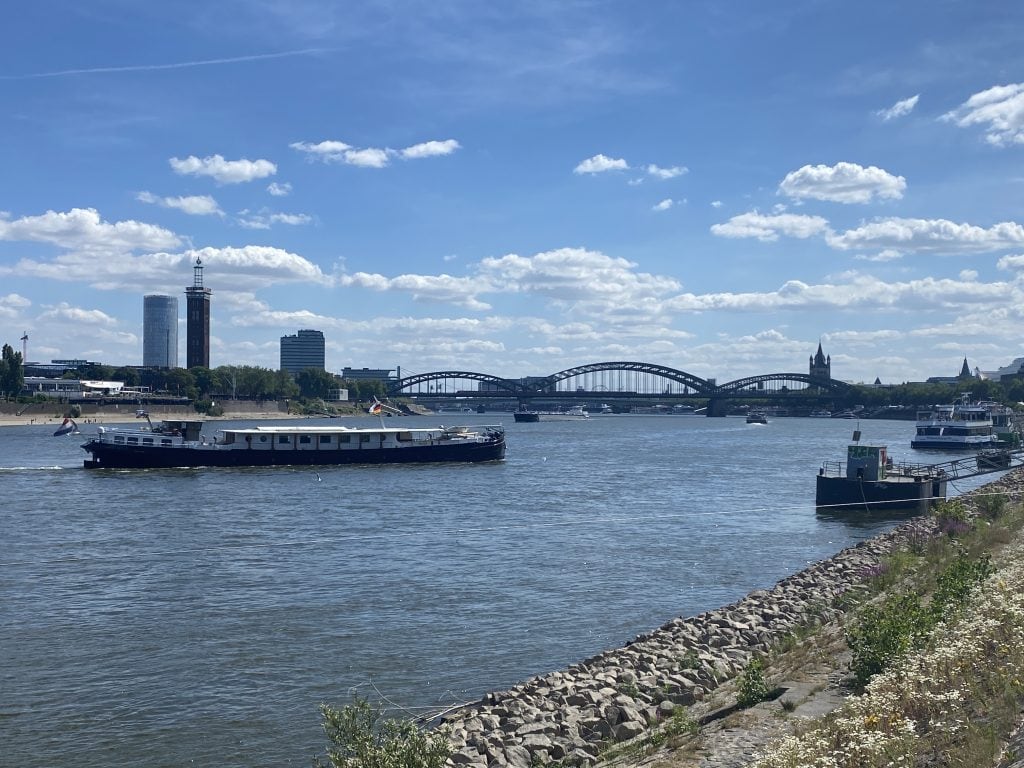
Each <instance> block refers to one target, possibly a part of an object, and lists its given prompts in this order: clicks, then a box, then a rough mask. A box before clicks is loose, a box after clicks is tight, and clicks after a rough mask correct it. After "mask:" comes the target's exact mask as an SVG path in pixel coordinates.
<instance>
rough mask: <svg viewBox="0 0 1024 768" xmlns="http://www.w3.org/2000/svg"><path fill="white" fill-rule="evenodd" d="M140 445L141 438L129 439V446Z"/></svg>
mask: <svg viewBox="0 0 1024 768" xmlns="http://www.w3.org/2000/svg"><path fill="white" fill-rule="evenodd" d="M138 444H139V438H137V437H129V438H128V445H138Z"/></svg>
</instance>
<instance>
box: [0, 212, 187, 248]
mask: <svg viewBox="0 0 1024 768" xmlns="http://www.w3.org/2000/svg"><path fill="white" fill-rule="evenodd" d="M0 240H14V241H28V242H44V243H52V244H53V245H56V246H58V247H60V248H66V249H84V250H90V251H145V250H159V249H162V248H173V247H174V246H176V245H178V244H179V243H180V242H181V239H180V238H179V237H178V236H177V235H175V234H174V233H173V232H171V231H169V230H166V229H164V228H162V227H158V226H155V225H153V224H144V223H142V222H138V221H131V220H129V221H118V222H115V223H114V224H110V223H108V222H106V221H103V220H101V219H100V215H99V213H98V212H97V211H96V210H95V209H93V208H72V209H71V210H70V211H68V212H67V213H58V212H56V211H47V212H46V213H44V214H42V215H40V216H25V217H23V218H20V219H14V220H13V221H12V220H10V219H9V218H8V217H7V216H6V215H4V214H0Z"/></svg>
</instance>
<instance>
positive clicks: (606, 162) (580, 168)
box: [572, 155, 629, 174]
mask: <svg viewBox="0 0 1024 768" xmlns="http://www.w3.org/2000/svg"><path fill="white" fill-rule="evenodd" d="M628 170H629V163H627V162H626V161H625V160H622V159H614V158H611V157H606V156H605V155H594V156H593V157H588V158H587V159H586V160H584V161H582V162H581V163H580V164H579V165H577V166H576V167H575V168H573V171H572V172H573V173H577V174H584V173H591V174H593V173H604V172H605V171H628Z"/></svg>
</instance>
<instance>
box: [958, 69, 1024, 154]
mask: <svg viewBox="0 0 1024 768" xmlns="http://www.w3.org/2000/svg"><path fill="white" fill-rule="evenodd" d="M942 119H943V120H946V121H950V122H954V123H956V124H957V125H958V126H960V127H961V128H966V127H968V126H971V125H983V126H986V127H985V140H986V141H987V142H988V143H989V144H992V145H994V146H997V147H1005V146H1008V145H1010V144H1024V83H1012V84H1010V85H997V86H994V87H992V88H989V89H988V90H985V91H981V92H979V93H976V94H974V95H973V96H971V97H970V98H969V99H968V100H967V101H965V102H964V103H963V104H961V105H960V106H959V107H957V108H956V109H954V110H952V111H950V112H947V113H946V114H945V115H943V116H942Z"/></svg>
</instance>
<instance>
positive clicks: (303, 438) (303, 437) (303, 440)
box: [299, 435, 312, 444]
mask: <svg viewBox="0 0 1024 768" xmlns="http://www.w3.org/2000/svg"><path fill="white" fill-rule="evenodd" d="M299 442H300V443H303V444H305V443H311V442H312V440H311V439H310V437H309V435H300V436H299Z"/></svg>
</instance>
